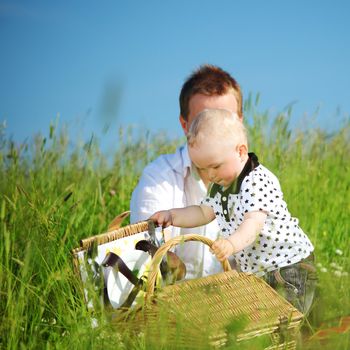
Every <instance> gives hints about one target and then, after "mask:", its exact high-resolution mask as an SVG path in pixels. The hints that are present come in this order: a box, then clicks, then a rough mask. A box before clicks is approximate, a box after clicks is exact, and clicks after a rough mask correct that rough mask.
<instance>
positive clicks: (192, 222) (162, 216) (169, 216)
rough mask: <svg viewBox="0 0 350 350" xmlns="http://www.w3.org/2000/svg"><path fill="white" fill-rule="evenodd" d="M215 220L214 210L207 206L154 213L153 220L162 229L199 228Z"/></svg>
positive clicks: (192, 206) (193, 206) (194, 206)
mask: <svg viewBox="0 0 350 350" xmlns="http://www.w3.org/2000/svg"><path fill="white" fill-rule="evenodd" d="M214 219H215V213H214V210H213V209H212V208H211V207H208V206H206V205H191V206H189V207H185V208H174V209H169V210H162V211H158V212H156V213H154V214H153V215H152V216H151V217H150V220H153V221H154V222H155V223H157V224H158V225H161V226H162V227H168V226H170V225H172V226H177V227H197V226H202V225H206V224H208V223H209V222H211V221H213V220H214Z"/></svg>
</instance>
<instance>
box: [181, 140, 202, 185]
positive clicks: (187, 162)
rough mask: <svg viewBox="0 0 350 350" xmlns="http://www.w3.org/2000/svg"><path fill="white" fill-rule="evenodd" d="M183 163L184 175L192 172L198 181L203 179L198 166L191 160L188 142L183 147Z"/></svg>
mask: <svg viewBox="0 0 350 350" xmlns="http://www.w3.org/2000/svg"><path fill="white" fill-rule="evenodd" d="M183 165H184V167H183V170H184V176H187V174H191V175H192V176H193V177H194V178H195V179H196V180H197V181H199V180H201V178H200V176H199V174H198V171H197V168H196V167H195V165H194V164H193V163H192V161H191V158H190V155H189V153H188V145H187V143H186V144H185V145H184V147H183Z"/></svg>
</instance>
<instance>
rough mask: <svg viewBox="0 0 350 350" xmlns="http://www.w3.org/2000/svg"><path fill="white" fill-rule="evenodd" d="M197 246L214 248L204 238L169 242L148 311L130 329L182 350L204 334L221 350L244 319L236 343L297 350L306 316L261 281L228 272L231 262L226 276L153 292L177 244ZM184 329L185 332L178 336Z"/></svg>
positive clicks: (136, 317)
mask: <svg viewBox="0 0 350 350" xmlns="http://www.w3.org/2000/svg"><path fill="white" fill-rule="evenodd" d="M194 240H196V241H200V242H203V243H205V244H207V245H209V246H211V244H212V241H211V240H209V239H207V238H205V237H202V236H198V235H186V236H183V237H176V238H174V239H171V240H169V241H168V242H167V243H165V244H164V245H163V246H162V247H161V248H160V249H159V250H158V251H157V253H156V254H155V256H154V257H153V262H152V267H151V272H150V275H149V279H148V285H147V288H146V299H147V301H146V305H145V307H144V308H143V309H142V310H139V311H138V312H136V314H135V315H134V317H133V318H130V319H129V321H128V322H129V326H130V327H132V328H134V329H135V330H136V329H137V330H138V331H145V330H147V333H148V334H152V336H153V337H154V338H158V337H160V338H161V337H162V334H163V335H164V330H166V341H167V343H169V342H171V341H173V342H174V343H176V344H177V346H178V345H179V344H181V343H183V344H186V347H189V341H188V340H189V339H191V338H190V337H194V338H196V336H195V335H196V334H197V335H198V332H199V331H200V332H201V334H203V337H208V339H210V342H211V343H212V344H216V345H220V344H224V343H225V342H226V339H227V333H228V329H229V325H230V323H232V322H233V321H234V320H237V319H240V318H242V316H243V317H244V320H245V326H244V329H243V330H242V331H241V332H240V333H239V334H238V335H237V340H239V341H242V340H246V339H251V338H253V337H256V336H261V335H264V334H270V335H273V336H272V338H271V339H272V344H271V346H269V347H267V349H279V348H281V349H294V348H295V340H294V337H295V333H296V332H297V331H298V326H299V324H300V322H301V320H302V317H303V315H302V314H301V313H300V312H299V311H298V310H296V309H295V308H294V307H293V306H292V305H291V304H289V303H288V302H287V301H286V300H285V299H283V298H282V297H281V296H280V295H279V294H278V293H277V292H276V291H275V290H274V289H272V288H271V287H270V286H269V285H267V284H266V283H265V282H264V281H263V280H262V279H260V278H257V277H256V276H254V275H248V274H245V273H237V272H236V271H229V270H230V267H229V266H227V265H229V264H228V262H227V261H225V262H224V264H223V267H224V270H226V271H227V272H222V273H219V274H216V275H212V276H208V277H203V278H199V279H195V280H189V281H182V282H180V283H177V284H175V285H168V286H165V287H164V288H162V289H161V290H158V291H155V292H154V281H155V276H156V273H155V272H154V271H156V269H158V266H159V264H160V261H161V259H162V257H163V256H164V254H166V252H167V251H168V250H169V249H171V248H172V247H174V246H175V245H176V244H179V243H181V242H186V241H194ZM181 324H182V325H186V326H185V327H183V329H181V331H179V327H181ZM197 338H198V337H197ZM196 344H198V342H197V343H196ZM193 347H196V346H195V344H194V346H193Z"/></svg>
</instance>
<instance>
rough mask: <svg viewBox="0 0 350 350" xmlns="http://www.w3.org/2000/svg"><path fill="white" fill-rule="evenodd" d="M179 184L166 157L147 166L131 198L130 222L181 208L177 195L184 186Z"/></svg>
mask: <svg viewBox="0 0 350 350" xmlns="http://www.w3.org/2000/svg"><path fill="white" fill-rule="evenodd" d="M180 180H181V178H180ZM178 182H179V179H177V178H176V174H175V173H174V172H173V171H172V169H171V167H170V166H169V164H168V163H167V162H166V161H165V160H164V156H163V157H159V158H157V159H156V160H155V161H153V162H152V163H151V164H149V165H148V166H146V168H145V169H144V170H143V173H142V175H141V177H140V180H139V183H138V184H137V186H136V187H135V189H134V191H133V193H132V196H131V201H130V211H131V215H130V222H131V223H135V222H138V221H143V220H147V219H148V218H149V217H150V216H151V215H152V214H153V213H155V212H156V211H159V210H164V209H170V208H174V207H176V206H181V205H182V203H178V202H179V200H178V199H177V198H176V195H177V192H179V191H181V190H182V188H183V185H182V186H181V184H178ZM175 186H177V187H176V188H175ZM176 191H177V192H176ZM182 191H183V190H182ZM181 193H182V192H181Z"/></svg>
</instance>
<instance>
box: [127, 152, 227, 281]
mask: <svg viewBox="0 0 350 350" xmlns="http://www.w3.org/2000/svg"><path fill="white" fill-rule="evenodd" d="M206 194H207V189H206V187H205V185H204V183H203V181H202V180H201V179H200V178H199V176H198V175H197V172H196V170H195V167H194V166H192V164H191V160H190V158H189V155H188V148H187V145H184V146H181V147H179V148H178V149H177V150H176V152H175V153H174V154H164V155H161V156H159V157H158V158H157V159H155V160H154V161H153V162H151V163H150V164H148V165H147V166H146V167H145V169H144V170H143V173H142V175H141V178H140V180H139V183H138V185H137V186H136V188H135V189H134V191H133V193H132V197H131V202H130V210H131V216H130V221H131V222H132V223H134V222H138V221H142V220H147V219H148V218H149V217H150V216H151V215H152V214H154V213H155V212H156V211H159V210H166V209H171V208H183V207H185V206H189V205H195V204H197V205H199V204H200V203H201V200H202V199H203V198H204V197H205V196H206ZM169 229H170V230H171V237H175V236H178V235H183V234H188V233H196V234H199V235H203V236H205V237H207V238H210V239H212V240H215V239H216V238H217V237H218V232H219V226H218V224H217V222H216V220H214V221H213V222H211V223H210V224H208V225H206V226H201V227H197V228H191V229H188V228H187V229H186V228H179V227H170V228H169ZM175 252H176V254H177V255H178V256H179V257H180V258H181V259H182V260H183V261H184V263H185V264H186V269H187V273H186V278H196V277H202V276H207V275H210V274H213V273H217V272H220V271H222V267H221V264H220V263H219V262H218V261H217V259H216V258H215V256H214V255H212V254H211V253H210V252H209V249H208V247H207V246H206V245H204V244H203V243H200V242H186V243H184V244H183V246H177V247H176V249H175Z"/></svg>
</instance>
